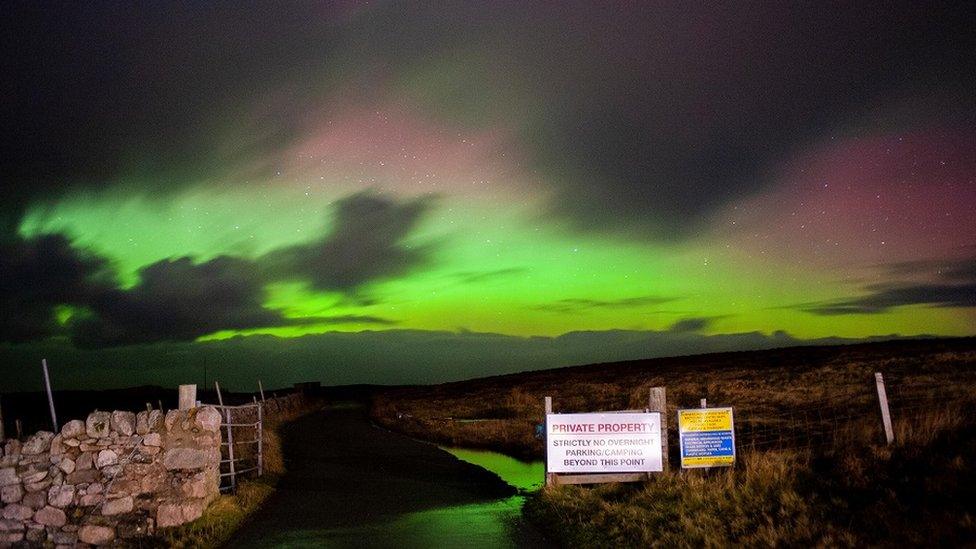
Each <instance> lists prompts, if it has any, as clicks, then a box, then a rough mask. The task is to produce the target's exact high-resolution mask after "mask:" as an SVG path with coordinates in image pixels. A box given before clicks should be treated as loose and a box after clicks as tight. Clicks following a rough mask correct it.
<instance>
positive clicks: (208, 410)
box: [195, 406, 221, 433]
mask: <svg viewBox="0 0 976 549" xmlns="http://www.w3.org/2000/svg"><path fill="white" fill-rule="evenodd" d="M195 420H196V422H197V423H198V424H199V425H200V428H202V429H203V430H204V431H209V432H211V433H217V432H220V423H221V418H220V412H218V411H217V409H216V408H214V407H212V406H204V407H203V408H198V409H197V413H196V417H195Z"/></svg>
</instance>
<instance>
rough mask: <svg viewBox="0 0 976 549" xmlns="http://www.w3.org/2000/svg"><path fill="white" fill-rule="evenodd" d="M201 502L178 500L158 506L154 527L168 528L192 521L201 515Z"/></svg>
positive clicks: (202, 507) (202, 505)
mask: <svg viewBox="0 0 976 549" xmlns="http://www.w3.org/2000/svg"><path fill="white" fill-rule="evenodd" d="M203 509H204V503H203V500H180V501H172V502H164V503H160V504H159V509H157V510H156V526H158V527H160V528H169V527H171V526H179V525H181V524H185V523H187V522H190V521H194V520H196V519H198V518H200V516H201V515H203Z"/></svg>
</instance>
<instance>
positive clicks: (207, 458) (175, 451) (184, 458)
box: [163, 447, 212, 471]
mask: <svg viewBox="0 0 976 549" xmlns="http://www.w3.org/2000/svg"><path fill="white" fill-rule="evenodd" d="M211 454H212V452H211V451H210V450H205V449H200V448H185V447H178V448H170V449H169V450H166V451H165V452H163V467H166V469H167V470H169V471H186V470H194V469H203V468H204V467H206V466H207V465H208V464H209V463H210V462H211V461H212V460H211Z"/></svg>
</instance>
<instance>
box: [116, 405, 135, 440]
mask: <svg viewBox="0 0 976 549" xmlns="http://www.w3.org/2000/svg"><path fill="white" fill-rule="evenodd" d="M112 430H113V431H115V432H116V433H118V434H120V435H123V436H131V435H132V434H133V433H135V432H136V415H135V414H134V413H132V412H122V411H115V412H112Z"/></svg>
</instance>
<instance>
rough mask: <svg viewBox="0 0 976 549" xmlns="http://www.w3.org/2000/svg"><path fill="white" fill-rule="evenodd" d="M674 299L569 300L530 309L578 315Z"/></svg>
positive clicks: (647, 296) (654, 297) (646, 296)
mask: <svg viewBox="0 0 976 549" xmlns="http://www.w3.org/2000/svg"><path fill="white" fill-rule="evenodd" d="M677 299H678V298H676V297H662V296H655V295H645V296H636V297H625V298H621V299H585V298H569V299H560V300H559V301H554V302H552V303H544V304H541V305H536V306H534V307H532V308H533V309H535V310H537V311H546V312H552V313H579V312H583V311H587V310H592V309H629V308H631V307H641V306H644V305H659V304H661V303H669V302H671V301H675V300H677Z"/></svg>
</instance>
